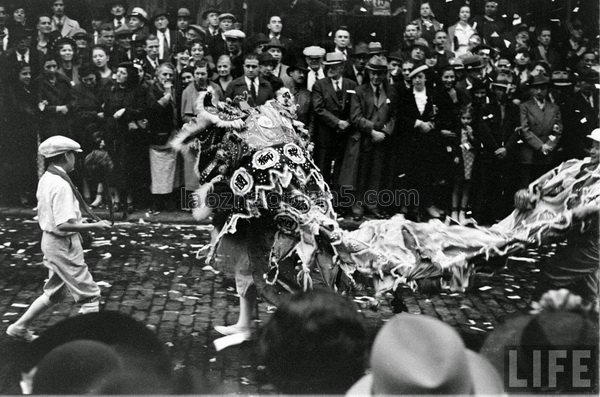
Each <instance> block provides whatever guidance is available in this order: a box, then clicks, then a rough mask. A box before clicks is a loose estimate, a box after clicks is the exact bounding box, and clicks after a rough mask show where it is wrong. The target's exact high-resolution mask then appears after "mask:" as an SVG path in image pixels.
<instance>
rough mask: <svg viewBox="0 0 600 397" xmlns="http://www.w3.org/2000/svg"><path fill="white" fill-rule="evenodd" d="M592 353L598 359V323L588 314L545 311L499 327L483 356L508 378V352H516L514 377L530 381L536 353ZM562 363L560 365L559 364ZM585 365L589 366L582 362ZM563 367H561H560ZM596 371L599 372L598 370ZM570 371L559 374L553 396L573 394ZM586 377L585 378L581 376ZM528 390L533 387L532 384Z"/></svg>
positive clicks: (485, 343)
mask: <svg viewBox="0 0 600 397" xmlns="http://www.w3.org/2000/svg"><path fill="white" fill-rule="evenodd" d="M553 347H554V348H557V349H561V350H565V351H566V350H567V349H569V348H571V349H577V350H581V351H586V349H589V350H591V351H592V356H595V357H592V360H596V363H597V357H598V356H597V355H598V320H597V318H596V319H593V318H592V317H590V316H589V315H588V314H586V313H584V312H578V311H568V310H566V309H556V310H548V309H545V310H543V311H542V312H541V313H539V314H536V315H522V316H518V317H513V318H510V319H509V320H507V321H506V322H505V323H503V324H501V325H499V326H497V327H496V329H495V330H494V331H493V332H492V333H490V334H489V335H488V337H487V339H486V340H485V342H484V344H483V346H482V348H481V350H480V352H481V354H482V355H484V356H485V357H486V358H488V359H489V360H490V362H491V363H492V364H493V365H494V366H495V367H496V369H497V370H498V372H500V373H504V374H505V375H506V374H508V371H509V369H510V368H508V363H507V361H506V357H507V354H508V349H509V348H511V349H515V352H516V356H517V361H516V363H517V364H516V368H513V370H514V371H515V373H516V374H515V376H516V377H518V378H527V375H528V374H531V373H533V372H532V371H533V367H534V366H535V365H539V363H537V364H536V363H535V359H534V356H535V355H534V354H533V350H538V351H541V350H546V351H547V349H550V348H553ZM559 363H561V361H559ZM581 364H582V365H586V364H585V363H584V360H581ZM559 365H560V364H559ZM593 370H595V371H597V370H598V368H597V367H596V368H594V369H593ZM573 377H574V374H573V373H572V372H571V371H563V372H559V373H557V374H556V387H555V388H554V389H553V390H552V391H554V392H574V391H575V390H573ZM582 377H585V375H582ZM528 386H529V387H531V386H532V385H531V384H529V385H528Z"/></svg>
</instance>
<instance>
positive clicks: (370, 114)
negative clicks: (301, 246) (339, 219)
mask: <svg viewBox="0 0 600 397" xmlns="http://www.w3.org/2000/svg"><path fill="white" fill-rule="evenodd" d="M308 3H311V4H312V3H315V4H313V6H315V7H316V6H318V7H317V8H318V9H319V10H324V11H326V10H327V7H326V6H325V5H324V4H322V3H320V2H319V1H316V0H311V1H300V0H296V1H293V2H292V3H291V6H290V7H291V8H292V9H294V7H296V8H298V12H300V11H302V10H304V8H306V7H308V6H309V5H310V4H308ZM481 3H482V4H483V7H482V8H481V7H480V8H481V9H483V12H484V14H483V15H472V13H471V8H470V7H469V5H464V6H462V7H460V9H459V13H458V15H456V16H455V18H454V21H455V22H456V23H454V24H452V25H450V26H445V25H444V24H442V23H441V22H439V21H438V20H437V19H436V17H435V16H434V14H433V11H432V7H431V5H430V3H429V2H422V3H421V4H420V8H419V17H418V18H417V19H415V20H414V21H412V22H410V23H408V24H406V26H405V28H404V35H403V37H402V38H401V39H400V38H398V40H397V42H398V45H396V46H395V47H393V48H384V46H383V45H382V44H381V42H380V41H378V40H377V38H373V40H371V41H362V40H356V41H355V40H354V38H353V32H351V31H350V30H349V28H347V27H345V26H340V27H338V28H336V29H334V30H333V31H332V32H331V36H330V37H329V38H323V39H322V40H318V41H315V42H312V43H306V42H305V40H304V39H305V37H300V36H299V37H296V36H297V35H299V34H300V33H298V32H297V29H290V31H291V32H294V36H291V37H287V36H286V32H287V31H286V26H284V23H285V24H288V23H289V24H292V25H294V24H297V23H298V21H297V20H294V21H292V19H291V18H289V17H288V18H285V17H284V18H283V19H282V17H281V16H279V15H277V14H275V13H270V15H269V16H268V20H267V21H265V28H266V30H265V31H264V32H259V33H256V34H251V32H246V31H244V26H242V23H241V21H240V19H238V18H239V17H241V16H240V15H234V14H232V13H231V12H230V11H233V10H228V9H221V10H218V9H213V8H210V7H208V8H205V9H203V12H202V13H201V15H199V16H198V17H196V16H195V15H192V13H191V12H190V10H189V9H187V8H179V9H178V10H177V14H176V15H170V14H169V13H168V12H166V11H165V10H160V9H157V10H154V11H153V12H152V14H150V13H149V12H148V11H147V10H144V9H143V8H141V7H132V8H130V9H127V5H126V3H125V2H123V1H114V2H112V4H111V6H110V7H109V12H108V13H107V14H106V15H93V16H92V20H91V24H90V26H81V25H80V24H79V23H78V21H76V20H74V19H72V18H69V9H68V8H66V7H65V3H64V1H63V0H56V1H51V2H50V4H49V7H48V9H36V10H31V9H26V8H24V7H23V6H21V5H16V6H11V7H9V6H8V5H7V4H2V3H0V33H1V34H0V38H1V39H2V42H1V43H0V44H2V45H1V46H0V47H1V48H0V50H1V52H2V54H1V55H0V84H1V86H2V90H1V93H0V123H1V125H2V128H1V131H2V133H1V134H2V137H1V139H0V151H1V160H0V167H2V174H3V175H5V176H4V177H3V180H2V184H3V188H2V193H3V201H8V202H14V203H21V204H23V205H31V206H34V205H35V204H34V199H35V197H34V193H35V186H36V181H37V177H38V176H39V175H40V174H41V171H43V166H44V165H43V162H42V161H40V160H39V158H38V159H37V161H36V156H37V155H36V148H37V146H38V144H39V142H41V141H43V140H44V139H46V138H47V137H50V136H53V135H58V134H60V135H65V136H69V137H71V138H73V139H75V140H77V141H78V142H80V143H81V145H82V147H83V148H84V154H83V156H81V159H80V164H79V165H78V167H77V175H75V176H74V180H75V183H76V184H77V185H78V187H79V188H80V190H81V191H82V193H83V195H84V197H85V198H86V199H87V200H89V202H90V203H91V204H92V206H99V205H103V204H106V197H107V196H108V194H110V197H112V200H110V201H111V202H112V204H111V205H113V206H114V207H115V209H116V210H119V211H122V212H123V216H125V217H126V216H127V214H128V213H131V212H132V211H133V210H134V208H135V207H136V206H138V207H139V206H148V207H150V208H151V209H152V211H155V212H158V211H162V210H164V209H171V208H175V207H183V208H186V207H187V205H186V204H187V203H186V201H185V200H183V201H182V200H181V199H180V198H181V197H186V196H184V195H182V194H181V191H182V190H181V189H184V190H186V191H192V190H195V189H197V188H198V182H197V178H196V177H195V175H194V173H193V171H192V170H193V164H194V159H192V158H187V157H183V158H182V157H181V155H179V154H178V153H176V152H175V151H174V150H173V149H171V147H170V146H169V142H170V139H171V138H172V136H173V134H174V133H176V131H177V130H178V129H179V128H180V127H181V126H182V124H183V123H185V122H187V121H189V120H190V119H191V118H193V117H194V113H195V106H194V101H195V99H196V98H197V97H198V95H199V92H201V91H204V90H206V91H209V92H211V93H212V94H213V97H214V98H215V99H216V100H222V99H225V98H233V97H235V96H239V95H245V96H247V101H248V103H249V105H250V106H258V105H262V104H264V103H266V101H268V100H270V99H273V98H274V97H275V96H276V94H277V92H279V91H280V90H285V89H287V90H290V92H291V94H292V95H293V96H294V98H295V100H296V103H297V105H298V110H297V117H298V119H299V120H300V121H302V122H304V123H305V124H306V126H307V127H308V130H309V131H310V133H311V136H312V141H313V143H314V151H313V159H314V161H315V163H316V164H317V166H318V167H319V168H320V169H321V171H322V173H323V176H324V178H325V180H326V181H327V182H328V183H329V185H330V186H331V187H332V190H333V192H334V193H336V194H337V195H336V202H335V203H334V204H335V205H336V208H337V210H338V212H340V213H341V214H342V215H344V214H346V215H349V216H353V217H354V218H356V219H357V220H359V219H361V218H362V217H363V216H364V215H365V214H366V215H369V216H372V217H376V218H380V217H383V216H385V215H390V214H393V213H398V212H402V213H405V214H406V215H407V216H410V217H413V218H414V219H417V220H421V219H428V218H441V217H443V216H444V214H447V215H450V218H451V219H454V220H455V221H456V222H459V223H468V222H469V221H470V218H469V217H468V214H469V213H472V215H473V217H474V218H475V219H476V220H477V221H479V222H480V223H492V222H494V221H495V220H497V219H501V218H502V217H503V216H505V215H506V214H507V213H508V212H509V211H510V208H511V206H512V197H513V193H514V192H515V191H516V190H517V189H519V188H522V187H524V186H526V185H527V184H528V183H530V182H531V181H533V180H534V179H535V178H536V177H537V176H539V175H541V174H542V173H543V172H544V171H546V170H548V169H550V168H551V167H552V166H553V165H555V164H557V163H559V162H562V161H564V160H567V159H570V158H582V157H584V156H586V155H587V152H586V150H587V149H588V146H589V142H587V140H586V138H585V136H586V135H588V134H589V132H590V131H592V130H593V129H594V128H597V127H598V96H597V94H598V75H599V74H598V73H599V69H598V38H597V37H593V34H595V32H597V27H589V26H584V25H583V23H582V22H581V20H580V19H578V18H577V14H573V16H572V17H571V18H570V19H568V20H563V21H558V22H557V21H553V20H548V21H547V24H537V25H527V24H524V23H521V22H522V21H520V20H515V21H513V23H512V24H511V23H507V20H506V18H505V15H503V16H502V17H501V16H500V15H499V14H500V13H499V10H498V3H497V2H496V1H482V2H481ZM311 7H312V6H311ZM317 8H315V10H316V9H317ZM298 15H299V14H298ZM294 26H295V25H294ZM103 153H106V154H107V155H105V156H103V155H102V154H103ZM84 159H85V161H84ZM94 159H95V160H96V161H93V160H94ZM99 159H104V161H105V167H98V162H99ZM88 160H90V161H88ZM36 164H37V166H36ZM86 165H89V166H86ZM109 171H110V172H109ZM384 191H385V192H391V193H392V196H393V197H394V198H395V199H394V200H392V201H393V202H391V203H390V201H389V200H384V198H385V197H384V195H382V194H381V193H382V192H384ZM410 191H416V192H417V193H418V201H415V200H406V197H409V198H410V197H413V196H411V195H407V196H402V195H401V196H400V199H399V200H398V199H396V198H397V197H398V195H397V194H396V193H397V192H410ZM348 195H349V196H348ZM348 197H350V198H351V199H350V201H348V200H346V199H347V198H348ZM386 197H387V196H386ZM103 202H104V203H103Z"/></svg>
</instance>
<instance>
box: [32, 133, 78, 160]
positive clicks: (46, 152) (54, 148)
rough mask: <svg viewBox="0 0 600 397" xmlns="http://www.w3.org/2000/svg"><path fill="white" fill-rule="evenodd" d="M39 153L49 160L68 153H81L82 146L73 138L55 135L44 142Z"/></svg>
mask: <svg viewBox="0 0 600 397" xmlns="http://www.w3.org/2000/svg"><path fill="white" fill-rule="evenodd" d="M38 151H39V153H40V154H41V155H42V156H44V157H45V158H49V157H54V156H58V155H59V154H63V153H67V152H81V146H80V145H79V144H78V143H77V142H75V141H74V140H72V139H71V138H67V137H66V136H62V135H55V136H51V137H50V138H48V139H46V140H45V141H44V142H42V143H41V144H40V147H39V149H38Z"/></svg>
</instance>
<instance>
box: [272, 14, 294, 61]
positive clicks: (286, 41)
mask: <svg viewBox="0 0 600 397" xmlns="http://www.w3.org/2000/svg"><path fill="white" fill-rule="evenodd" d="M267 29H268V30H269V33H268V37H269V40H273V39H277V40H279V43H280V44H281V46H282V53H283V58H282V61H281V62H282V63H284V64H286V65H293V64H294V63H295V57H294V51H293V50H294V44H293V42H292V39H290V38H289V37H286V36H284V35H283V34H281V31H282V30H283V23H282V22H281V17H280V16H279V15H271V16H270V17H269V23H268V24H267ZM284 72H285V71H284Z"/></svg>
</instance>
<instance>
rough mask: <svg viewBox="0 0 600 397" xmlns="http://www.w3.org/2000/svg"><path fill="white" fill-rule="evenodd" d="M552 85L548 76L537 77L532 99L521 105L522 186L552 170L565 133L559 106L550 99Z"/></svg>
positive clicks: (520, 150)
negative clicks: (556, 152)
mask: <svg viewBox="0 0 600 397" xmlns="http://www.w3.org/2000/svg"><path fill="white" fill-rule="evenodd" d="M549 84H550V79H549V78H548V77H546V76H544V75H537V76H534V78H533V81H532V82H531V83H530V84H529V87H530V89H531V92H532V98H531V99H530V100H528V101H527V102H525V103H523V104H521V111H520V112H521V139H522V140H523V144H522V145H521V147H520V149H519V163H520V164H521V166H520V176H521V181H520V183H519V187H520V188H526V187H527V186H528V185H529V183H531V182H533V181H534V180H535V179H536V178H538V177H539V176H541V175H542V174H543V173H544V172H546V171H548V170H549V169H550V166H551V159H552V152H553V151H554V148H555V147H556V145H557V144H558V142H559V141H560V137H561V134H562V129H563V124H562V118H561V114H560V109H559V108H558V106H557V105H555V104H554V103H552V102H551V101H550V100H549V98H548V86H549Z"/></svg>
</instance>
